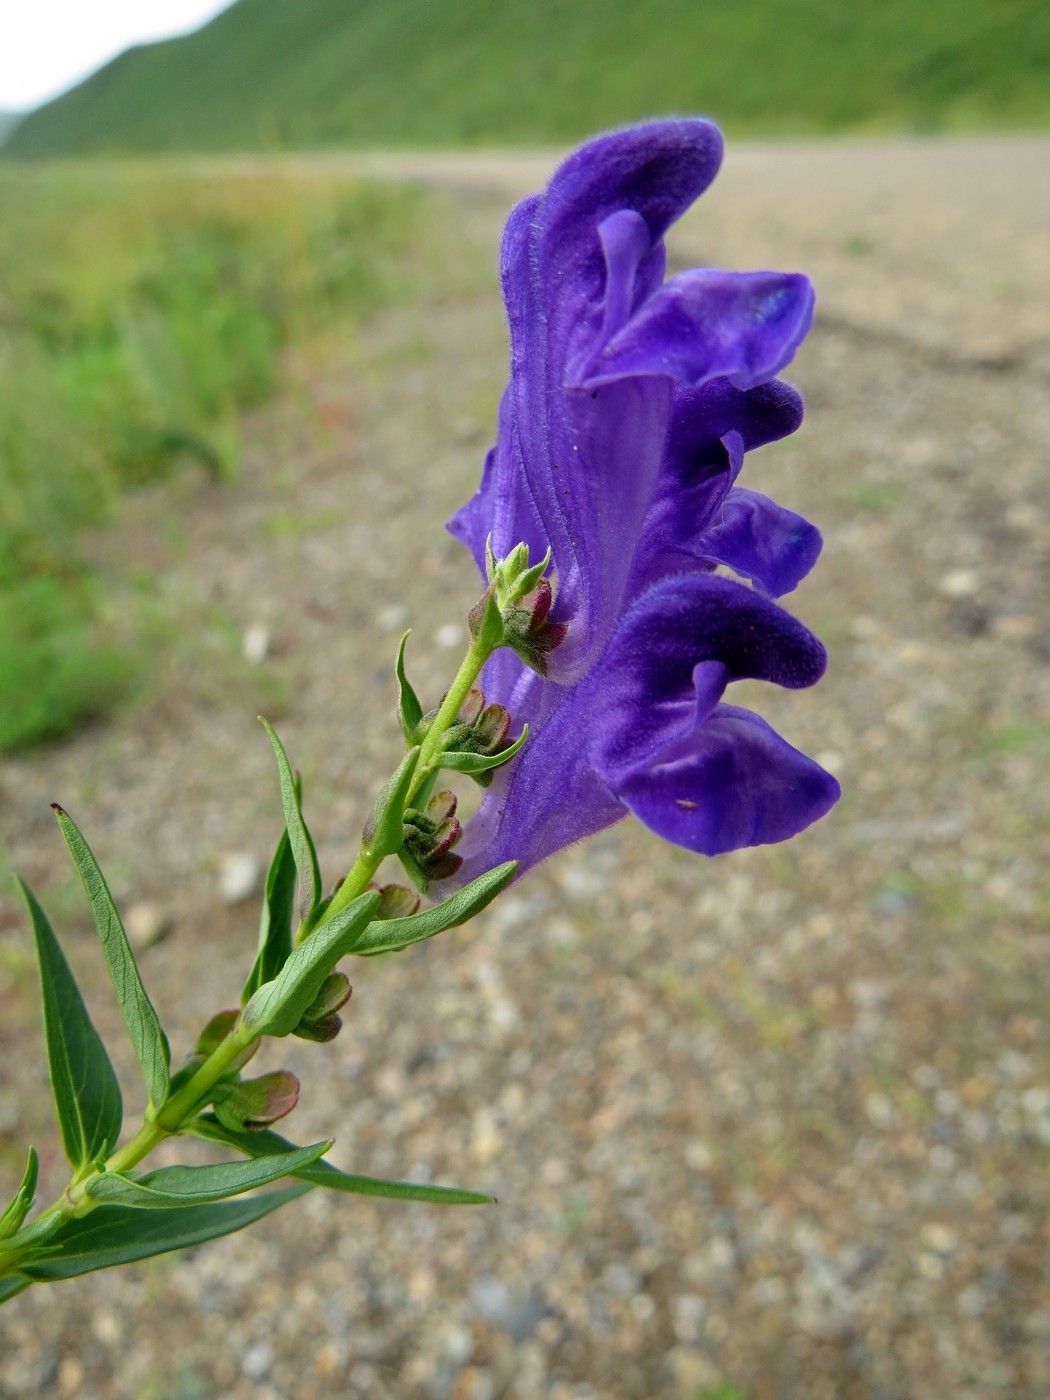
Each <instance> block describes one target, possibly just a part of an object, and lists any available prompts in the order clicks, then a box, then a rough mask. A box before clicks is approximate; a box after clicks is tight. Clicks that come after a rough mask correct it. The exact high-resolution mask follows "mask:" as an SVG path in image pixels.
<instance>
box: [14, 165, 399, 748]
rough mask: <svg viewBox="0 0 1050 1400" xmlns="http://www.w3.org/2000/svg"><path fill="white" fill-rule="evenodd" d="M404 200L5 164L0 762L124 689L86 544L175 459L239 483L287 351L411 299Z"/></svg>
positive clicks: (123, 644)
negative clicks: (245, 422)
mask: <svg viewBox="0 0 1050 1400" xmlns="http://www.w3.org/2000/svg"><path fill="white" fill-rule="evenodd" d="M417 206H418V196H417V195H415V194H414V193H413V192H412V191H406V190H403V189H393V188H389V189H388V188H376V187H370V186H363V185H351V184H348V183H347V182H346V181H345V180H343V181H340V182H335V181H325V180H321V179H313V180H311V179H309V178H306V177H303V176H301V175H300V176H296V177H295V178H294V179H293V178H287V179H285V178H282V177H281V176H280V175H276V176H275V174H274V173H273V172H272V171H271V172H269V173H268V174H266V175H259V176H254V175H243V176H237V175H233V176H228V177H226V178H225V179H221V180H220V179H218V178H210V179H209V178H204V177H194V176H192V175H188V174H180V173H178V172H176V171H173V170H170V169H162V168H160V167H156V166H154V167H149V168H139V169H114V168H95V169H92V170H91V171H90V172H86V171H83V170H80V171H78V170H75V169H70V170H62V169H56V168H49V169H39V170H21V169H16V168H12V167H2V168H0V210H2V217H0V269H2V271H0V748H14V747H17V746H19V745H24V744H27V743H31V742H34V741H38V740H41V739H45V738H50V737H54V736H57V735H60V734H62V733H64V732H65V731H67V730H68V729H69V728H71V727H72V726H73V725H75V724H76V723H78V722H79V721H80V720H82V719H83V718H85V717H87V716H90V715H94V714H98V713H100V712H102V711H104V710H105V709H107V708H108V707H109V706H110V705H111V704H112V703H113V702H114V700H115V699H116V698H118V697H119V695H120V694H121V693H122V692H124V691H125V690H126V689H127V687H128V686H129V685H131V684H133V682H134V679H135V676H136V673H137V672H138V671H139V670H140V669H141V668H142V667H143V666H145V665H146V663H147V658H146V657H145V656H144V655H143V654H141V653H142V649H141V646H140V645H139V643H141V640H142V639H141V637H138V638H136V637H135V636H133V635H132V636H121V637H119V638H118V636H117V634H116V633H115V631H114V628H113V626H112V620H111V619H109V618H108V616H107V612H108V610H107V607H106V599H105V596H104V593H103V590H102V589H101V588H100V586H99V581H98V578H97V577H96V575H95V572H94V571H93V570H92V568H91V566H90V564H89V563H88V562H87V558H86V557H85V551H84V550H83V548H82V542H83V540H84V537H85V531H87V530H90V529H92V528H93V527H98V526H101V525H102V524H103V523H104V522H105V521H106V519H107V517H108V516H109V514H110V512H111V509H112V507H113V505H114V503H115V501H116V500H117V498H118V497H119V495H120V493H121V492H122V491H126V490H128V489H133V488H135V487H138V486H141V485H144V484H145V483H147V482H150V481H154V480H156V479H158V478H161V477H163V476H165V475H166V474H168V473H169V472H171V471H172V470H173V469H175V468H176V467H178V466H180V465H183V464H185V463H187V462H192V463H195V464H197V465H198V466H199V467H202V468H203V469H204V470H205V471H206V472H207V473H209V474H210V475H212V476H215V477H219V478H225V477H228V476H230V475H232V474H233V473H234V472H235V470H236V467H237V459H236V443H237V431H236V420H237V415H238V413H240V412H241V411H243V410H244V409H245V408H248V407H250V406H251V405H253V404H257V403H259V402H260V401H261V400H263V399H264V398H265V397H266V396H267V395H269V394H270V393H271V392H272V391H273V390H274V388H275V387H276V385H277V382H278V379H279V376H280V355H281V351H282V349H283V347H285V346H286V345H288V344H292V343H297V342H301V341H303V340H305V339H309V338H313V337H318V336H321V335H325V334H332V333H335V334H340V335H345V334H347V333H350V332H352V328H353V326H354V325H355V324H356V323H357V322H358V321H359V320H360V319H361V318H362V317H363V316H365V315H366V314H367V313H368V312H370V311H372V310H373V309H374V308H376V307H377V306H378V305H380V304H381V303H382V302H384V301H385V300H388V299H389V298H390V297H391V296H392V295H393V294H394V293H395V292H396V291H397V289H398V288H399V287H400V286H401V285H402V284H403V282H404V280H405V256H404V255H405V253H406V250H407V249H408V248H409V246H410V245H411V244H412V241H413V225H414V221H415V218H416V211H417ZM124 630H125V632H126V631H127V629H126V628H125V629H124Z"/></svg>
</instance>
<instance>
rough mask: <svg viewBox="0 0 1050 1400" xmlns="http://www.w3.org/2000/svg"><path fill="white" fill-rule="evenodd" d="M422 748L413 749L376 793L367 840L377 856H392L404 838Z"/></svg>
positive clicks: (366, 830) (368, 845) (367, 830)
mask: <svg viewBox="0 0 1050 1400" xmlns="http://www.w3.org/2000/svg"><path fill="white" fill-rule="evenodd" d="M419 752H420V751H419V749H418V748H414V749H409V751H408V753H406V754H405V756H404V758H403V759H402V760H401V762H400V763H399V764H398V766H397V768H396V769H395V770H394V772H393V773H392V774H391V776H390V777H389V778H388V779H387V781H386V782H385V783H384V784H383V786H382V788H381V789H380V791H379V793H378V794H377V796H376V800H375V806H374V808H373V810H372V815H371V817H370V819H369V821H368V824H367V825H366V827H365V837H364V839H365V844H366V845H367V847H368V849H369V851H370V852H371V854H372V856H373V858H375V859H378V858H380V857H382V856H392V855H393V854H394V852H395V851H399V850H400V849H401V846H402V843H403V841H404V827H405V807H406V806H407V805H408V794H409V792H410V791H411V788H412V780H413V778H414V777H415V773H416V765H417V763H418V762H419Z"/></svg>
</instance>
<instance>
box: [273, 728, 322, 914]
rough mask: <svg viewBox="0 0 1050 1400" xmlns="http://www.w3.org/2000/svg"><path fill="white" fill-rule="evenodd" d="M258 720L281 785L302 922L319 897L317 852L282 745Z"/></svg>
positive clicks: (297, 785) (319, 883) (319, 881)
mask: <svg viewBox="0 0 1050 1400" xmlns="http://www.w3.org/2000/svg"><path fill="white" fill-rule="evenodd" d="M260 720H261V723H262V726H263V728H264V729H265V730H266V732H267V734H268V735H269V736H270V743H271V744H272V745H273V752H274V756H275V757H276V759H277V772H278V776H279V778H280V783H281V807H282V809H283V811H284V824H285V827H286V828H287V831H288V839H289V840H290V841H291V844H292V856H293V858H294V860H295V868H296V870H297V871H298V872H299V918H300V919H305V918H306V916H307V915H308V914H309V913H310V911H311V910H312V909H313V907H314V905H315V904H316V903H317V901H318V900H319V899H320V898H321V870H320V867H319V866H318V864H317V850H316V848H315V847H314V843H313V838H312V837H311V835H310V832H309V830H308V828H307V825H306V822H305V821H304V820H303V808H302V799H301V794H300V791H299V784H298V783H297V782H296V780H295V775H294V774H293V773H292V768H291V764H290V763H289V762H288V755H287V754H286V753H285V751H284V745H283V744H282V743H281V741H280V739H278V737H277V735H276V734H275V733H274V729H273V726H272V725H271V724H270V723H269V721H268V720H265V719H262V717H261V716H260Z"/></svg>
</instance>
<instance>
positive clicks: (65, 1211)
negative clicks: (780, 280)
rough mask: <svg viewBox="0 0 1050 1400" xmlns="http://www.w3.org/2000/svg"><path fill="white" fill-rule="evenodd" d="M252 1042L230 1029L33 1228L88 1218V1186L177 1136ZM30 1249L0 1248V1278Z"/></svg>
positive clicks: (91, 1202)
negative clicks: (184, 1079) (186, 1078)
mask: <svg viewBox="0 0 1050 1400" xmlns="http://www.w3.org/2000/svg"><path fill="white" fill-rule="evenodd" d="M254 1038H255V1037H254V1036H252V1035H250V1034H248V1032H247V1031H245V1030H244V1028H243V1027H242V1026H240V1025H236V1026H234V1028H233V1030H232V1031H230V1033H229V1035H227V1036H226V1038H225V1039H224V1040H223V1041H221V1042H220V1043H219V1044H218V1045H217V1046H216V1047H215V1049H214V1050H213V1051H212V1053H211V1054H210V1055H209V1056H208V1058H207V1059H206V1060H205V1061H204V1063H203V1064H202V1065H201V1066H200V1068H199V1069H198V1070H197V1072H196V1073H195V1074H194V1075H193V1077H192V1078H191V1079H190V1080H189V1081H188V1082H187V1083H186V1084H184V1085H183V1086H182V1088H181V1089H179V1090H178V1092H177V1093H175V1094H172V1096H171V1098H170V1099H168V1100H167V1102H166V1103H165V1104H164V1105H163V1107H162V1108H161V1110H160V1112H159V1113H158V1114H157V1115H156V1117H155V1118H154V1119H152V1120H149V1119H147V1121H146V1122H144V1123H143V1124H142V1126H141V1128H139V1130H138V1132H137V1133H136V1134H135V1136H134V1137H133V1138H132V1139H131V1140H130V1141H129V1142H126V1143H125V1144H124V1146H123V1147H121V1148H118V1150H117V1151H116V1152H114V1153H113V1155H112V1156H111V1157H109V1158H107V1160H106V1162H105V1165H104V1166H102V1167H100V1168H96V1169H95V1170H94V1171H92V1172H89V1173H88V1174H87V1175H86V1176H83V1177H81V1178H80V1179H79V1180H78V1181H76V1182H75V1183H71V1184H70V1185H69V1186H67V1187H66V1189H65V1190H64V1191H63V1192H62V1194H61V1196H59V1197H58V1198H57V1200H55V1201H53V1202H52V1204H51V1205H50V1206H48V1208H47V1209H46V1210H45V1211H42V1212H41V1214H40V1215H39V1216H38V1217H37V1218H36V1220H34V1221H33V1225H34V1226H39V1224H40V1222H42V1221H44V1220H46V1219H48V1218H49V1217H55V1216H71V1217H79V1216H83V1215H89V1214H90V1213H91V1212H92V1211H93V1210H94V1209H95V1207H96V1206H97V1205H98V1204H100V1203H99V1202H98V1201H95V1200H93V1199H92V1198H91V1196H90V1195H89V1194H88V1189H87V1188H88V1185H89V1183H90V1182H92V1181H94V1180H96V1179H97V1178H98V1177H100V1176H102V1175H103V1174H104V1173H106V1172H126V1171H130V1170H131V1168H132V1167H136V1166H138V1164H139V1162H141V1161H142V1160H143V1158H144V1157H148V1156H149V1154H150V1153H151V1152H152V1151H153V1149H154V1148H155V1147H156V1146H157V1145H158V1143H161V1142H163V1141H164V1139H165V1138H166V1137H172V1136H173V1135H174V1134H176V1133H179V1132H181V1131H182V1129H183V1128H184V1127H185V1125H186V1123H187V1122H188V1121H189V1119H190V1118H192V1117H194V1116H195V1115H196V1114H197V1112H198V1111H199V1110H200V1108H201V1107H202V1106H203V1104H204V1102H205V1101H206V1099H207V1096H208V1093H209V1091H210V1090H211V1089H212V1088H213V1087H214V1086H215V1084H216V1083H217V1082H218V1081H219V1080H220V1079H221V1078H222V1077H223V1075H224V1074H226V1072H227V1071H228V1070H229V1069H230V1067H231V1065H233V1063H234V1062H235V1061H236V1059H237V1057H238V1056H239V1055H241V1054H242V1053H243V1052H244V1051H245V1050H246V1049H247V1047H248V1046H249V1045H250V1044H251V1042H252V1040H253V1039H254ZM31 1249H32V1245H27V1246H26V1248H25V1249H19V1248H17V1247H16V1248H14V1249H11V1250H4V1249H3V1246H2V1245H0V1278H2V1277H3V1276H4V1274H7V1273H11V1272H13V1271H14V1270H15V1269H16V1268H17V1267H18V1263H19V1260H20V1259H22V1258H23V1257H24V1255H26V1254H28V1253H29V1252H30V1251H31Z"/></svg>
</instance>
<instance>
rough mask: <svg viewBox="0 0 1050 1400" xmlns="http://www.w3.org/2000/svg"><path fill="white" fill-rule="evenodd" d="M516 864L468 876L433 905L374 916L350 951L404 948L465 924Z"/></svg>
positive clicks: (367, 952)
mask: <svg viewBox="0 0 1050 1400" xmlns="http://www.w3.org/2000/svg"><path fill="white" fill-rule="evenodd" d="M517 868H518V864H517V861H513V860H509V861H507V862H506V863H505V864H504V865H497V866H496V868H495V870H489V871H487V872H486V873H485V874H484V875H479V876H478V878H477V879H476V880H471V882H470V884H469V885H464V886H463V888H462V889H461V890H457V891H456V893H455V894H453V895H449V897H448V899H446V900H444V901H443V902H442V903H441V904H438V905H435V906H434V908H433V909H424V910H422V911H421V912H420V913H418V914H411V915H409V916H408V917H407V918H403V919H384V920H381V921H380V920H377V921H376V922H375V923H372V924H370V925H369V926H368V928H367V929H365V931H364V934H363V936H362V937H361V938H360V939H359V941H358V942H357V943H355V944H354V946H353V948H351V949H350V951H351V952H352V953H355V954H362V955H366V956H370V957H372V956H374V955H375V954H376V953H393V952H395V951H396V950H397V949H398V948H407V947H408V945H409V944H410V943H418V942H420V941H421V940H422V939H424V938H433V936H434V934H435V933H443V932H444V930H445V929H449V928H456V927H457V926H458V925H459V924H465V923H466V922H467V920H468V919H472V918H473V917H474V915H475V914H480V912H481V911H482V909H484V908H485V906H486V904H490V903H491V902H492V900H494V899H495V898H496V896H497V895H498V894H499V893H500V891H501V890H505V889H506V888H507V886H508V885H509V884H510V882H511V880H513V879H514V874H515V871H516V870H517Z"/></svg>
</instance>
